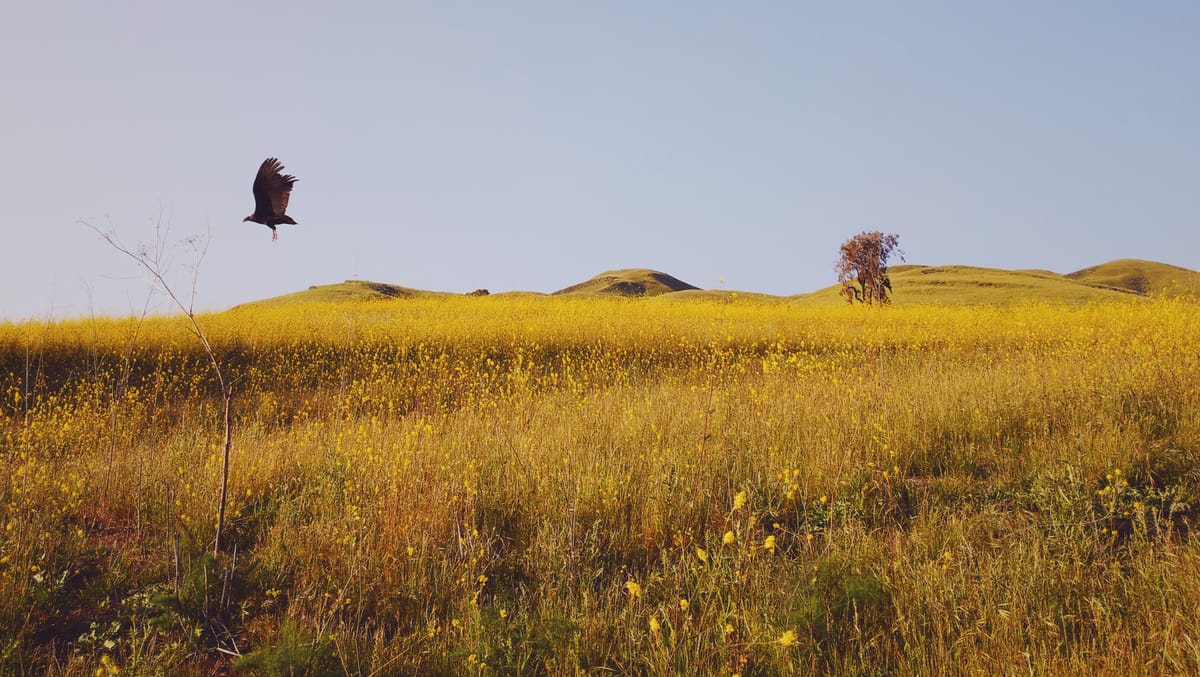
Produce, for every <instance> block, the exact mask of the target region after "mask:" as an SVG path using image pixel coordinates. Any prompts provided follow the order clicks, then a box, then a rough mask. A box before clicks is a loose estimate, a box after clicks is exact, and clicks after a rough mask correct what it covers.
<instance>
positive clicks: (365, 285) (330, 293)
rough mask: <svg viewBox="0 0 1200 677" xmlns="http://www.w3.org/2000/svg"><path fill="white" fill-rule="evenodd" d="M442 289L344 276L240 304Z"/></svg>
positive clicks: (381, 296)
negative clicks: (348, 278) (332, 282)
mask: <svg viewBox="0 0 1200 677" xmlns="http://www.w3.org/2000/svg"><path fill="white" fill-rule="evenodd" d="M444 294H445V293H444V292H433V291H425V290H423V289H412V288H409V287H401V286H398V285H394V284H386V283H383V282H370V281H367V280H346V281H345V282H339V283H337V284H323V285H313V286H311V287H309V288H308V289H305V290H303V291H298V292H292V293H291V294H284V295H283V296H274V297H271V298H268V299H263V300H261V301H253V302H251V303H247V304H244V305H243V306H241V307H256V306H262V307H270V306H284V305H292V304H295V303H331V302H332V303H340V302H344V301H374V300H386V299H395V298H417V297H428V296H439V295H444Z"/></svg>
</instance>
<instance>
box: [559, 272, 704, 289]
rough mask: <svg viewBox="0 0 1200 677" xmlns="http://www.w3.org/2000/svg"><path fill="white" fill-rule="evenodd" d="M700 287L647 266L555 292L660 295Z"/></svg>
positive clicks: (614, 273) (598, 276) (608, 274)
mask: <svg viewBox="0 0 1200 677" xmlns="http://www.w3.org/2000/svg"><path fill="white" fill-rule="evenodd" d="M689 289H699V287H696V286H694V285H690V284H688V283H687V282H684V281H682V280H680V279H678V278H675V277H671V276H670V275H667V274H666V273H660V272H658V271H657V270H649V269H646V268H627V269H624V270H610V271H608V272H606V273H600V274H599V275H597V276H596V277H593V278H592V279H590V280H586V281H584V282H580V283H579V284H573V285H571V286H570V287H567V288H565V289H560V290H558V291H556V292H554V293H555V294H603V295H608V296H658V295H660V294H668V293H670V292H677V291H686V290H689Z"/></svg>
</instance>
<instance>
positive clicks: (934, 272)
mask: <svg viewBox="0 0 1200 677" xmlns="http://www.w3.org/2000/svg"><path fill="white" fill-rule="evenodd" d="M889 272H890V276H891V280H892V290H893V291H892V302H893V303H895V304H897V305H905V304H914V303H940V304H949V305H1008V304H1012V303H1019V302H1025V301H1045V302H1050V303H1085V302H1088V301H1101V300H1104V299H1118V298H1136V297H1137V296H1139V295H1145V294H1169V295H1184V296H1192V297H1195V298H1200V272H1196V271H1194V270H1188V269H1187V268H1180V267H1178V266H1172V265H1168V264H1165V263H1155V262H1153V261H1141V260H1138V259H1121V260H1118V261H1110V262H1108V263H1103V264H1100V265H1098V266H1092V267H1090V268H1084V269H1083V270H1079V271H1076V272H1074V273H1069V274H1067V275H1060V274H1058V273H1054V272H1050V271H1048V270H1001V269H998V268H979V267H975V266H918V265H900V266H892V267H891V268H890V270H889ZM840 291H841V287H840V286H839V285H836V284H835V285H830V286H828V287H825V288H824V289H820V290H818V291H816V292H813V293H811V294H798V295H795V296H789V297H776V296H770V295H767V294H760V293H756V292H745V291H729V290H711V289H710V290H701V289H700V288H698V287H696V286H694V285H691V284H688V283H687V282H684V281H682V280H680V279H679V278H676V277H673V276H671V275H668V274H666V273H662V272H659V271H657V270H650V269H647V268H629V269H623V270H610V271H608V272H604V273H601V274H599V275H597V276H595V277H593V278H591V279H589V280H585V281H584V282H580V283H579V284H573V285H571V286H569V287H567V288H565V289H560V290H558V291H556V292H554V294H556V295H564V294H587V295H598V296H620V297H630V298H639V297H662V298H664V299H669V300H676V301H685V300H688V299H721V300H727V301H733V300H739V299H740V300H751V299H754V300H758V301H769V300H771V299H776V300H780V301H784V300H786V301H788V302H792V303H797V304H801V305H827V304H840V303H845V302H846V301H845V299H844V298H843V297H842V296H841V294H840ZM500 293H502V294H522V295H530V296H544V295H545V294H542V293H541V292H521V291H502V292H500ZM471 294H472V295H486V294H487V292H486V291H484V290H478V291H476V292H472V293H471ZM452 295H454V294H450V293H449V292H434V291H425V290H421V289H412V288H409V287H401V286H398V285H394V284H386V283H382V282H368V281H364V280H347V281H345V282H340V283H338V284H328V285H319V286H313V287H309V288H308V289H306V290H304V291H299V292H295V293H292V294H285V295H283V296H276V297H274V298H269V299H264V300H262V301H255V302H253V303H250V304H246V305H256V306H257V305H283V304H291V303H304V302H312V301H323V302H339V301H366V300H387V299H405V298H421V297H430V296H452Z"/></svg>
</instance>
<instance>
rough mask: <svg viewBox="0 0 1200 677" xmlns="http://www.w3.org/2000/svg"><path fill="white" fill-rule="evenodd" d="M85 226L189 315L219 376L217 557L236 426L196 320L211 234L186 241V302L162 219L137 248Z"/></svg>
mask: <svg viewBox="0 0 1200 677" xmlns="http://www.w3.org/2000/svg"><path fill="white" fill-rule="evenodd" d="M83 225H85V226H87V227H88V228H90V229H92V231H94V232H95V233H96V234H97V235H99V236H100V237H101V238H102V239H103V240H104V241H105V242H107V243H108V245H109V246H110V247H112V248H113V249H115V250H117V251H118V252H121V253H122V254H124V255H125V256H127V257H129V258H130V259H132V260H133V261H134V262H135V263H137V264H138V265H139V266H140V267H141V268H142V269H143V270H145V271H146V272H147V273H149V274H150V276H151V277H152V278H153V282H154V286H157V287H158V288H159V289H161V290H162V291H163V293H165V294H166V295H167V298H169V299H171V302H172V303H174V304H175V307H177V308H178V309H179V310H180V312H182V313H183V315H184V317H186V318H187V321H188V331H190V332H191V334H192V335H193V336H195V337H196V339H197V340H198V341H199V342H200V345H201V346H203V347H204V353H205V355H207V356H208V360H209V363H210V365H211V366H212V371H213V375H215V376H216V377H217V383H218V384H219V385H220V387H221V397H222V399H223V400H224V427H225V454H224V458H223V460H222V463H221V498H220V503H219V507H218V510H217V533H216V537H215V538H214V539H213V556H214V557H216V556H217V555H218V554H219V553H220V552H221V532H222V531H223V530H224V528H225V505H226V502H227V498H228V490H229V455H230V452H231V451H232V449H233V426H232V419H231V417H230V408H231V407H230V405H231V404H232V402H233V382H232V381H230V380H229V379H228V378H226V375H225V371H224V370H223V369H221V363H220V361H219V360H217V353H216V351H215V350H213V347H212V344H211V343H210V342H209V340H208V336H207V335H206V334H205V333H204V330H203V329H202V328H201V327H200V323H199V322H197V321H196V312H195V304H196V290H197V288H198V286H199V280H200V265H201V264H202V263H203V262H204V257H205V255H206V254H207V253H208V243H209V242H210V241H211V240H212V233H211V231H209V234H208V236H207V237H204V238H201V237H199V236H196V235H193V236H191V237H188V238H186V239H185V240H184V241H183V243H184V244H186V245H187V246H188V247H189V248H190V249H191V250H192V253H193V264H192V288H191V291H190V294H189V296H188V301H187V303H186V304H185V303H184V302H183V300H182V299H181V298H180V297H179V295H178V294H176V293H175V290H174V289H173V288H172V287H171V284H170V283H169V282H167V279H166V274H167V270H168V269H169V268H170V261H169V260H168V258H167V253H168V252H167V235H168V234H169V233H170V226H169V225H168V226H167V227H166V228H165V229H164V227H163V225H162V219H161V218H160V219H159V220H158V221H157V222H156V223H155V226H154V244H153V246H152V247H148V246H146V245H144V244H142V245H139V246H138V247H137V249H136V250H135V249H133V248H130V247H128V246H126V245H125V244H123V243H122V242H121V241H120V239H118V238H117V235H116V232H115V231H114V230H113V229H111V228H110V229H109V230H101V229H100V228H97V227H96V226H95V225H93V224H91V223H88V222H86V221H85V222H83Z"/></svg>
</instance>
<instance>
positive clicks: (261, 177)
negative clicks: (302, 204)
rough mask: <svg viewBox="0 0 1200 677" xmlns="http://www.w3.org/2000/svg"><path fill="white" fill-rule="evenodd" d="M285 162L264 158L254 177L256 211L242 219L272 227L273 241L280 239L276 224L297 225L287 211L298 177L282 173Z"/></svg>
mask: <svg viewBox="0 0 1200 677" xmlns="http://www.w3.org/2000/svg"><path fill="white" fill-rule="evenodd" d="M282 171H283V163H282V162H280V161H279V160H278V159H276V158H273V157H269V158H267V159H266V160H263V163H262V166H261V167H259V168H258V176H255V177H254V213H253V214H251V215H250V216H247V217H246V218H244V219H242V222H243V223H245V222H246V221H253V222H255V223H261V224H263V225H264V226H266V227H267V228H270V229H271V241H272V242H274V241H275V240H278V239H279V232H278V231H276V230H275V226H277V225H279V224H281V223H287V224H290V225H293V226H294V225H296V222H295V221H293V220H292V217H290V216H288V215H287V214H285V213H284V212H286V211H287V206H288V198H290V197H291V196H292V184H294V183H296V177H294V176H292V175H291V174H281V173H280V172H282Z"/></svg>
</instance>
